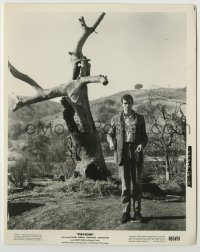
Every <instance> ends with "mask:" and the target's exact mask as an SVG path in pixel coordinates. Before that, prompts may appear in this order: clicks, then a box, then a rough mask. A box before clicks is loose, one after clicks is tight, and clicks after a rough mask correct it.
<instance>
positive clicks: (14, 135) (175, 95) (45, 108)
mask: <svg viewBox="0 0 200 252" xmlns="http://www.w3.org/2000/svg"><path fill="white" fill-rule="evenodd" d="M146 91H148V90H145V89H140V90H126V91H123V92H118V93H116V94H113V95H110V96H107V97H102V98H99V99H97V100H93V101H91V102H90V106H91V111H92V115H93V117H94V120H95V121H97V120H98V121H102V122H108V121H109V120H110V118H111V116H112V115H113V114H115V113H116V112H118V111H120V110H121V102H120V98H121V97H122V96H123V95H124V94H126V93H129V94H131V95H132V96H133V97H134V109H135V110H136V111H137V107H138V105H140V104H145V103H146V102H147V101H148V95H147V92H146ZM154 92H155V93H156V95H155V96H154V100H155V101H156V102H161V103H162V104H166V105H167V106H168V107H169V108H175V106H176V103H184V105H183V106H182V108H183V111H185V102H186V89H185V88H183V89H181V88H178V89H173V88H159V89H154ZM13 106H14V99H12V98H11V97H9V104H8V125H9V127H8V129H9V139H14V140H17V139H20V138H24V137H25V135H24V134H23V132H24V129H25V127H26V125H27V124H29V123H33V124H35V123H36V124H37V123H38V122H39V121H41V122H43V123H44V124H45V125H48V123H49V122H50V121H51V122H52V124H53V125H57V124H62V125H63V126H64V127H66V126H65V122H64V120H63V116H62V112H63V107H62V105H61V104H60V103H59V102H55V101H45V102H42V103H37V104H34V105H31V106H29V107H24V108H22V109H20V110H18V111H16V112H13V111H12V108H13ZM19 136H20V138H19Z"/></svg>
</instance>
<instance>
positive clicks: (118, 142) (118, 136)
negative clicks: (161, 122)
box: [107, 112, 148, 165]
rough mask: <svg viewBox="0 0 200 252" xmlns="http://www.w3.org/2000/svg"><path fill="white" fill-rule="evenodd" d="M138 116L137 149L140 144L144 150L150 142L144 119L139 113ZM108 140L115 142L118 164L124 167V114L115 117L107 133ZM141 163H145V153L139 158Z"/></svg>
mask: <svg viewBox="0 0 200 252" xmlns="http://www.w3.org/2000/svg"><path fill="white" fill-rule="evenodd" d="M135 115H136V120H137V123H136V132H135V147H137V146H138V145H139V144H141V145H142V147H143V148H144V147H145V145H146V144H147V141H148V136H147V133H146V126H145V121H144V117H143V116H142V115H140V114H138V113H135ZM107 140H108V141H109V142H110V141H113V144H114V150H115V151H116V152H117V153H116V154H117V164H118V165H122V150H123V143H124V123H123V112H121V113H119V114H117V115H114V116H113V117H112V119H111V127H110V129H109V131H108V133H107ZM139 160H140V162H142V161H143V152H141V153H140V156H139Z"/></svg>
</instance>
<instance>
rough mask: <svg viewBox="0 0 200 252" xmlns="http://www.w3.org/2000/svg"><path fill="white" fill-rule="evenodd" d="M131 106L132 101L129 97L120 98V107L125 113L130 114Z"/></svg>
mask: <svg viewBox="0 0 200 252" xmlns="http://www.w3.org/2000/svg"><path fill="white" fill-rule="evenodd" d="M132 106H133V103H132V101H131V99H128V100H124V99H123V100H122V107H123V110H124V113H125V114H130V113H131V110H132Z"/></svg>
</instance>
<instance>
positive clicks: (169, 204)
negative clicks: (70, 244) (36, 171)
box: [8, 196, 186, 230]
mask: <svg viewBox="0 0 200 252" xmlns="http://www.w3.org/2000/svg"><path fill="white" fill-rule="evenodd" d="M8 209H9V213H10V216H9V221H8V229H34V230H40V229H43V230H51V229H52V230H185V229H186V209H185V202H184V201H183V200H181V199H172V200H170V201H166V200H147V199H143V201H142V215H143V217H144V223H131V222H128V223H126V224H121V223H120V218H121V214H122V213H121V200H120V197H113V196H109V197H96V198H94V197H90V198H83V197H73V196H67V197H66V196H65V197H58V198H55V197H52V198H50V197H39V198H34V199H31V198H29V197H23V198H21V199H20V198H18V199H15V200H14V201H12V203H9V205H8Z"/></svg>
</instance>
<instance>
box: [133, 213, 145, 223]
mask: <svg viewBox="0 0 200 252" xmlns="http://www.w3.org/2000/svg"><path fill="white" fill-rule="evenodd" d="M131 222H137V223H141V222H143V218H142V215H141V213H139V212H136V213H135V214H134V217H133V218H132V219H131Z"/></svg>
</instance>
